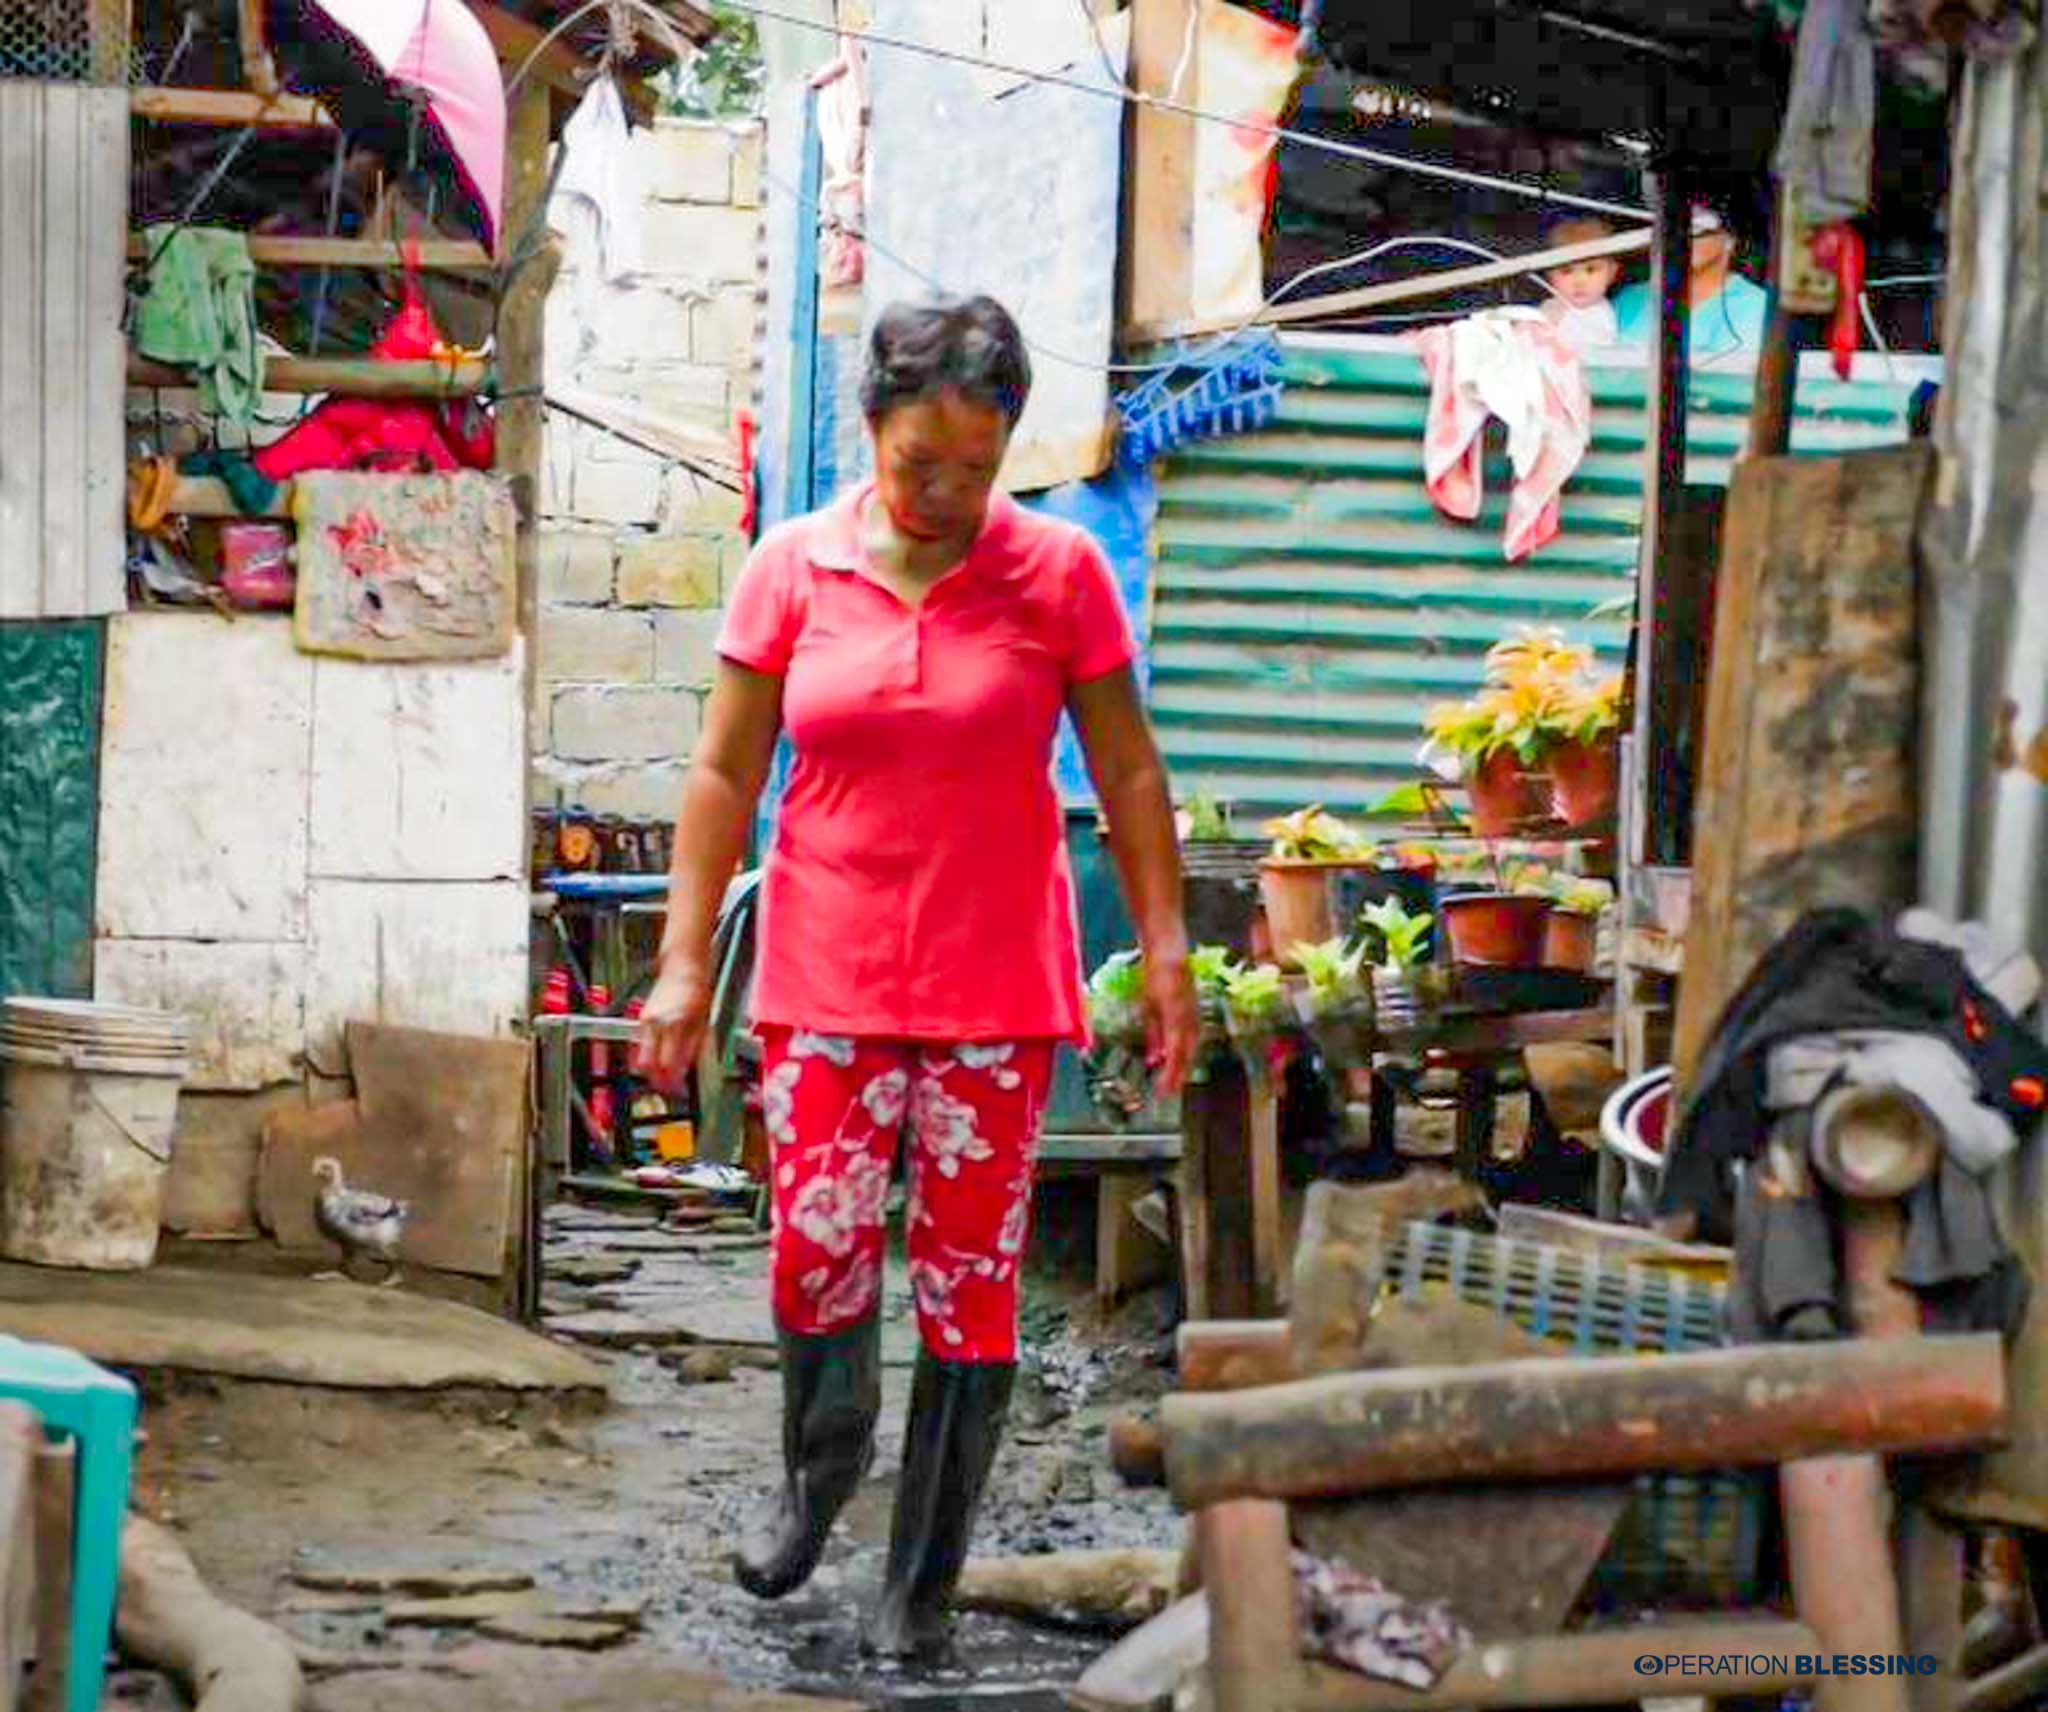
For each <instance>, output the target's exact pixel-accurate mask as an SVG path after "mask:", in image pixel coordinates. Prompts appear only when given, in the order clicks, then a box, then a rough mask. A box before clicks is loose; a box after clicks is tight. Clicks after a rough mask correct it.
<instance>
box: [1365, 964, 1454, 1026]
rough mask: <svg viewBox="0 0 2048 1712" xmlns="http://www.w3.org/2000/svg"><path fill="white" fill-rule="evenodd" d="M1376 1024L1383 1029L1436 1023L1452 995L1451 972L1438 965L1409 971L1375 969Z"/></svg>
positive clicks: (1419, 967)
mask: <svg viewBox="0 0 2048 1712" xmlns="http://www.w3.org/2000/svg"><path fill="white" fill-rule="evenodd" d="M1372 986H1373V1005H1374V1008H1375V1010H1376V1012H1377V1015H1376V1016H1375V1018H1374V1022H1375V1025H1376V1026H1377V1027H1382V1028H1400V1027H1403V1026H1411V1027H1412V1026H1425V1025H1427V1024H1429V1023H1431V1022H1433V1021H1434V1020H1435V1018H1436V1016H1437V1014H1438V1013H1439V1012H1440V1011H1442V1009H1443V1008H1444V1004H1445V1002H1446V1001H1447V1000H1448V999H1449V998H1450V995H1451V977H1450V971H1449V970H1447V969H1442V968H1439V967H1438V966H1437V965H1436V964H1434V963H1422V964H1417V965H1416V966H1415V967H1413V968H1409V969H1375V970H1374V971H1373V978H1372Z"/></svg>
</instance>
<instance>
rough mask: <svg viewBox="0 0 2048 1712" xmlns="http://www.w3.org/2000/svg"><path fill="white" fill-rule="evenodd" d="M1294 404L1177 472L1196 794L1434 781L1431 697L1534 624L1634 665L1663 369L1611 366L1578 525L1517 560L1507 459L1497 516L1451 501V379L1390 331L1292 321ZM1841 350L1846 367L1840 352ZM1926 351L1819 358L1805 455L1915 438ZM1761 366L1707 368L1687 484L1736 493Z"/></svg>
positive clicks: (1185, 696) (1161, 682)
mask: <svg viewBox="0 0 2048 1712" xmlns="http://www.w3.org/2000/svg"><path fill="white" fill-rule="evenodd" d="M1286 348H1287V365H1288V373H1287V383H1288V390H1287V392H1286V395H1285V396H1284V398H1283V400H1282V403H1281V407H1280V413H1279V416H1278V418H1277V420H1276V421H1275V422H1274V423H1273V425H1272V426H1271V427H1270V428H1269V429H1267V430H1265V431H1263V432H1260V433H1257V434H1248V435H1242V436H1238V437H1235V438H1229V439H1220V440H1212V441H1208V442H1206V443H1202V444H1199V445H1196V446H1194V447H1191V448H1189V449H1188V450H1187V451H1185V452H1183V453H1181V454H1180V455H1178V456H1177V457H1175V458H1174V459H1172V460H1171V461H1170V462H1168V463H1167V464H1166V465H1165V466H1164V468H1163V470H1162V473H1161V481H1160V495H1159V497H1160V509H1159V524H1158V563H1157V574H1156V580H1155V583H1154V587H1153V614H1152V639H1153V669H1152V691H1151V707H1152V714H1153V719H1154V721H1155V722H1156V724H1157V726H1158V730H1159V736H1160V741H1161V744H1162V746H1163V748H1164V750H1165V753H1166V757H1167V760H1168V762H1169V764H1170V766H1171V768H1172V771H1173V775H1174V782H1175V787H1176V789H1177V790H1179V791H1181V792H1183V793H1185V792H1187V791H1191V790H1194V789H1197V788H1206V789H1208V790H1210V791H1213V792H1215V793H1216V794H1218V795H1220V796H1222V797H1224V798H1226V799H1228V800H1230V801H1232V802H1234V803H1236V804H1237V805H1238V806H1239V808H1240V809H1243V810H1249V811H1253V812H1257V811H1264V810H1273V811H1282V810H1286V809H1289V808H1293V807H1298V806H1300V805H1302V804H1305V803H1309V802H1323V803H1326V804H1328V805H1329V806H1331V807H1332V808H1338V809H1342V810H1347V811H1356V810H1359V809H1362V808H1364V807H1366V806H1367V805H1368V804H1369V803H1371V802H1372V801H1374V800H1375V799H1377V798H1378V797H1379V796H1381V795H1383V794H1384V793H1385V792H1386V791H1388V790H1389V789H1391V788H1392V787H1393V786H1395V785H1396V784H1399V783H1401V782H1402V781H1404V780H1407V779H1412V778H1413V777H1415V755H1416V751H1417V748H1418V747H1419V745H1420V742H1421V733H1420V721H1421V717H1422V712H1423V709H1424V708H1425V706H1426V705H1427V704H1428V703H1430V702H1432V701H1435V700H1438V699H1441V698H1443V697H1447V696H1458V695H1463V694H1465V693H1467V692H1468V691H1469V690H1470V689H1471V687H1472V686H1473V685H1474V684H1476V683H1477V682H1478V681H1479V675H1480V661H1481V657H1482V656H1483V655H1484V653H1485V651H1486V649H1487V648H1488V646H1489V645H1491V644H1492V643H1493V642H1494V641H1495V640H1497V639H1498V638H1499V637H1500V636H1501V635H1503V634H1504V633H1505V632H1507V631H1508V630H1509V629H1510V628H1511V627H1512V626H1514V625H1517V624H1538V623H1542V624H1558V625H1562V626H1564V627H1566V628H1568V629H1569V630H1570V631H1572V632H1573V633H1574V634H1577V635H1580V636H1583V637H1585V638H1586V639H1588V640H1591V641H1594V642H1596V643H1597V644H1598V645H1599V646H1600V648H1601V649H1602V651H1603V653H1605V654H1606V655H1608V656H1609V657H1610V658H1612V659H1613V660H1614V661H1615V662H1616V664H1617V665H1618V664H1619V661H1620V659H1621V656H1622V650H1623V649H1624V648H1625V646H1626V642H1627V636H1628V620H1627V618H1626V616H1621V615H1617V616H1613V617H1610V618H1607V619H1604V620H1595V619H1594V618H1593V617H1592V616H1591V615H1592V614H1593V612H1594V611H1595V609H1596V608H1599V607H1601V606H1602V605H1603V604H1605V603H1611V602H1614V601H1616V600H1618V599H1623V598H1626V597H1629V596H1631V595H1632V592H1633V589H1634V581H1635V564H1636V551H1637V542H1638V535H1639V531H1640V527H1641V517H1642V466H1643V456H1642V436H1643V421H1644V393H1643V383H1644V371H1643V369H1642V367H1641V365H1640V364H1639V363H1629V364H1626V366H1623V364H1621V363H1616V364H1613V365H1607V364H1602V365H1600V366H1591V365H1589V367H1590V374H1589V379H1590V382H1591V386H1592V391H1593V398H1594V411H1595V417H1594V431H1593V444H1592V447H1591V450H1590V451H1589V452H1588V454H1587V457H1586V460H1585V462H1584V464H1583V465H1581V467H1580V469H1579V471H1578V474H1577V475H1576V476H1575V477H1574V478H1573V481H1572V483H1571V485H1570V487H1569V488H1567V489H1566V492H1565V500H1564V516H1563V524H1564V527H1563V530H1562V532H1561V533H1560V534H1559V536H1558V538H1557V539H1556V540H1555V541H1553V542H1552V543H1551V544H1550V545H1549V546H1547V547H1545V548H1543V549H1542V550H1541V551H1540V552H1538V553H1536V554H1535V555H1534V556H1533V557H1531V558H1530V559H1529V560H1527V561H1525V562H1523V563H1522V564H1519V565H1510V564H1508V563H1507V562H1506V561H1505V560H1504V559H1503V558H1502V556H1501V545H1500V544H1501V534H1502V528H1503V525H1504V523H1505V517H1506V502H1507V490H1508V485H1509V483H1508V470H1507V464H1506V459H1505V457H1504V455H1495V456H1493V457H1490V458H1489V459H1488V466H1487V483H1488V490H1489V491H1488V501H1487V506H1486V509H1485V511H1484V513H1483V514H1482V516H1481V518H1480V519H1479V521H1478V522H1476V523H1474V524H1470V525H1464V524H1457V523H1452V522H1449V521H1447V520H1445V519H1444V518H1442V517H1440V516H1438V515H1437V513H1436V512H1435V510H1434V509H1433V508H1432V507H1431V505H1430V502H1429V497H1428V495H1427V493H1425V491H1424V489H1423V485H1422V429H1423V418H1424V414H1425V411H1426V407H1427V402H1428V383H1427V380H1426V378H1425V376H1424V374H1423V370H1422V365H1421V362H1420V360H1419V359H1418V358H1417V357H1416V356H1415V355H1414V354H1413V352H1412V351H1410V350H1409V349H1407V348H1406V347H1405V346H1404V345H1402V344H1400V343H1398V342H1396V341H1394V340H1391V339H1378V338H1331V337H1328V336H1324V337H1299V336H1298V337H1293V338H1290V339H1288V340H1287V341H1286ZM1823 360H1824V359H1823ZM1936 374H1938V365H1936V364H1934V363H1932V362H1930V361H1929V360H1926V359H1917V358H1904V357H1902V358H1898V359H1896V360H1895V361H1891V362H1886V361H1883V360H1876V361H1872V360H1869V359H1864V360H1862V361H1861V364H1860V367H1859V369H1858V371H1857V374H1856V378H1855V379H1853V380H1852V381H1850V382H1847V383H1844V382H1840V381H1837V380H1835V379H1833V377H1832V376H1831V375H1828V374H1826V373H1824V372H1819V371H1817V370H1815V369H1814V368H1813V367H1812V365H1809V369H1808V370H1807V371H1805V372H1803V373H1802V376H1801V381H1800V386H1799V418H1798V423H1797V426H1796V429H1795V432H1794V436H1793V446H1794V449H1795V450H1796V451H1807V452H1823V451H1847V450H1851V449H1853V448H1857V447H1865V446H1876V445H1891V444H1896V443H1898V442H1900V441H1902V440H1904V439H1905V438H1906V408H1907V404H1908V401H1909V399H1910V397H1911V394H1912V390H1913V387H1914V386H1915V385H1916V384H1917V383H1918V382H1919V381H1920V380H1922V379H1924V378H1931V377H1933V376H1934V375H1936ZM1752 384H1753V380H1752V375H1751V373H1750V372H1749V371H1748V370H1746V369H1733V368H1726V367H1719V368H1716V367H1708V368H1704V369H1702V370H1700V371H1698V372H1696V373H1695V375H1694V378H1693V401H1692V415H1691V421H1690V431H1689V438H1690V457H1689V460H1688V471H1687V476H1688V480H1690V481H1692V482H1697V483H1708V484H1717V485H1725V484H1726V482H1727V480H1728V471H1729V467H1730V465H1731V463H1732V462H1733V460H1734V458H1735V456H1736V455H1737V453H1738V452H1739V451H1740V449H1741V447H1742V444H1743V440H1744V436H1745V434H1746V432H1747V425H1748V414H1749V400H1750V394H1751V388H1752Z"/></svg>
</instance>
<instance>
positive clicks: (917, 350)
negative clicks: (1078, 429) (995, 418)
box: [860, 297, 1031, 427]
mask: <svg viewBox="0 0 2048 1712" xmlns="http://www.w3.org/2000/svg"><path fill="white" fill-rule="evenodd" d="M942 392H957V393H960V394H961V395H962V396H963V397H966V398H971V399H973V400H974V401H975V402H976V403H977V404H986V405H988V406H990V407H991V408H993V409H995V410H999V411H1001V412H1002V414H1003V417H1004V419H1005V420H1006V421H1007V422H1009V424H1010V425H1011V426H1012V427H1015V426H1016V424H1017V418H1018V417H1020V416H1022V415H1023V414H1024V401H1025V399H1027V398H1028V397H1030V396H1031V358H1030V357H1029V356H1028V355H1026V354H1025V350H1024V335H1023V334H1022V333H1020V332H1018V330H1017V323H1016V322H1015V321H1014V320H1013V319H1012V318H1011V316H1010V312H1009V311H1008V310H1007V309H1005V308H1004V307H1003V306H1002V305H1001V304H1000V303H998V302H997V301H996V300H995V299H994V298H993V297H965V298H962V297H942V298H938V299H935V300H934V301H931V302H928V303H892V304H890V305H889V307H888V308H886V309H884V310H883V311H882V318H881V319H880V320H879V321H877V322H876V323H875V333H874V337H873V338H872V339H871V340H870V341H869V342H868V370H867V373H866V375H865V376H863V377H862V380H861V386H860V406H861V409H862V411H863V412H864V413H865V414H866V416H867V419H868V420H869V421H870V422H879V421H881V419H882V418H883V417H884V416H887V415H888V414H889V412H890V411H892V410H894V409H896V408H898V407H899V406H901V405H905V404H916V403H919V402H921V401H922V400H924V399H927V398H935V397H937V396H938V394H940V393H942Z"/></svg>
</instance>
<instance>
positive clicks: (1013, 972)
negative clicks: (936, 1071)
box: [718, 490, 1134, 1041]
mask: <svg viewBox="0 0 2048 1712" xmlns="http://www.w3.org/2000/svg"><path fill="white" fill-rule="evenodd" d="M866 491H867V490H863V492H862V493H859V494H855V495H852V496H850V497H848V498H845V499H842V500H840V501H838V502H837V503H835V504H834V505H832V506H830V507H828V508H827V509H825V510H823V511H820V512H816V513H813V514H812V515H810V516H807V517H799V518H796V519H793V520H792V521H791V522H789V523H786V524H784V525H783V526H782V527H780V528H778V529H776V530H775V531H773V532H772V533H771V534H770V535H768V537H767V538H766V539H765V540H763V541H762V543H761V544H760V546H759V547H758V548H757V549H756V550H755V552H754V556H753V559H752V561H751V562H750V563H749V564H748V566H747V568H746V571H745V574H744V575H742V577H741V578H740V581H739V586H738V587H737V588H736V589H735V590H734V591H733V598H732V604H731V606H730V608H729V609H728V611H727V613H726V620H725V632H724V635H723V636H722V637H721V639H720V641H719V645H718V646H719V652H720V653H722V654H723V655H724V656H725V657H726V658H727V659H729V660H732V661H734V662H735V663H737V664H739V665H741V666H745V667H748V668H750V669H751V670H753V671H756V672H765V673H767V674H769V675H770V676H774V677H780V678H781V679H783V694H782V718H783V724H784V727H785V729H786V730H787V732H788V734H789V739H790V745H791V747H792V749H793V750H794V751H795V765H794V767H793V769H792V771H791V773H790V777H789V784H788V790H787V794H786V795H785V796H784V798H783V802H782V810H781V814H780V816H779V817H778V820H777V823H776V830H775V846H774V849H773V851H772V852H771V853H770V856H769V859H768V863H767V874H766V878H765V881H764V890H763V894H762V916H761V931H760V938H759V950H758V957H757V968H756V974H755V987H754V1019H755V1021H757V1022H764V1023H778V1024H782V1025H785V1026H788V1027H794V1028H805V1029H811V1030H814V1031H816V1032H818V1033H822V1034H848V1035H865V1036H870V1037H876V1038H881V1039H893V1040H942V1041H998V1040H1002V1041H1007V1040H1030V1039H1066V1040H1075V1041H1079V1040H1081V1039H1083V1038H1085V1032H1086V1030H1085V1022H1084V1012H1083V1007H1082V991H1081V966H1080V951H1079V944H1078V936H1077V933H1076V927H1075V909H1074V882H1073V876H1072V874H1071V872H1070V871H1069V868H1068V863H1067V847H1066V836H1065V832H1066V828H1065V821H1064V817H1063V815H1062V814H1061V811H1060V804H1059V797H1058V794H1057V793H1056V792H1055V790H1054V788H1053V781H1052V756H1053V742H1054V738H1055V736H1056V734H1057V732H1058V729H1059V719H1060V713H1061V710H1062V709H1063V708H1064V707H1065V705H1066V698H1067V692H1068V690H1069V689H1070V688H1071V687H1072V686H1073V685H1075V684H1078V683H1086V682H1088V681H1089V680H1090V679H1091V678H1099V677H1103V676H1105V675H1106V674H1108V673H1110V672H1113V671H1115V670H1117V669H1118V668H1119V667H1121V666H1126V665H1128V664H1129V663H1130V661H1131V658H1132V656H1133V653H1134V648H1133V645H1132V641H1131V633H1130V628H1129V626H1128V624H1127V623H1126V622H1125V620H1124V615H1123V608H1122V606H1121V605H1120V604H1119V602H1118V600H1117V594H1116V588H1115V585H1114V584H1113V583H1112V581H1111V579H1110V573H1109V567H1108V565H1107V563H1106V562H1105V561H1104V559H1103V556H1102V553H1101V550H1100V549H1099V548H1098V547H1096V545H1095V544H1094V542H1093V541H1091V540H1090V539H1089V537H1088V536H1087V535H1086V534H1085V533H1083V532H1082V531H1081V530H1080V529H1077V528H1076V527H1074V526H1073V525H1072V524H1069V523H1063V522H1058V521H1055V520H1053V519H1051V518H1045V517H1039V516H1036V515H1034V514H1032V513H1031V512H1028V511H1025V510H1023V509H1022V508H1021V507H1020V506H1018V505H1017V504H1016V503H1015V502H1014V501H1012V500H1010V499H1007V498H1004V497H1002V496H1001V495H998V496H997V497H995V498H994V499H993V500H992V501H991V502H990V505H989V511H988V519H987V521H986V523H985V524H984V525H983V527H982V531H981V534H980V536H979V538H977V540H976V541H975V543H974V546H973V548H972V549H971V550H970V551H969V553H968V555H967V557H966V558H965V559H964V560H963V561H962V562H961V563H960V564H959V565H958V566H956V567H955V568H954V569H953V570H951V571H949V572H948V573H947V574H946V575H945V577H943V578H942V579H941V580H940V581H939V582H938V583H937V584H935V585H934V586H933V588H932V589H931V592H930V593H929V594H928V595H926V597H925V600H924V603H923V604H922V605H921V606H918V607H916V608H915V609H913V608H910V607H907V606H905V605H904V604H903V603H902V602H901V601H899V600H898V599H897V598H896V597H895V596H894V595H893V594H891V593H890V592H889V591H888V590H887V589H885V588H883V587H882V586H881V585H880V584H879V583H877V582H874V581H872V580H871V579H870V578H868V577H867V576H865V575H863V574H862V570H861V566H862V565H863V564H864V563H865V551H864V549H863V547H862V545H861V531H860V527H859V516H860V505H861V502H862V500H863V499H864V498H865V496H866Z"/></svg>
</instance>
